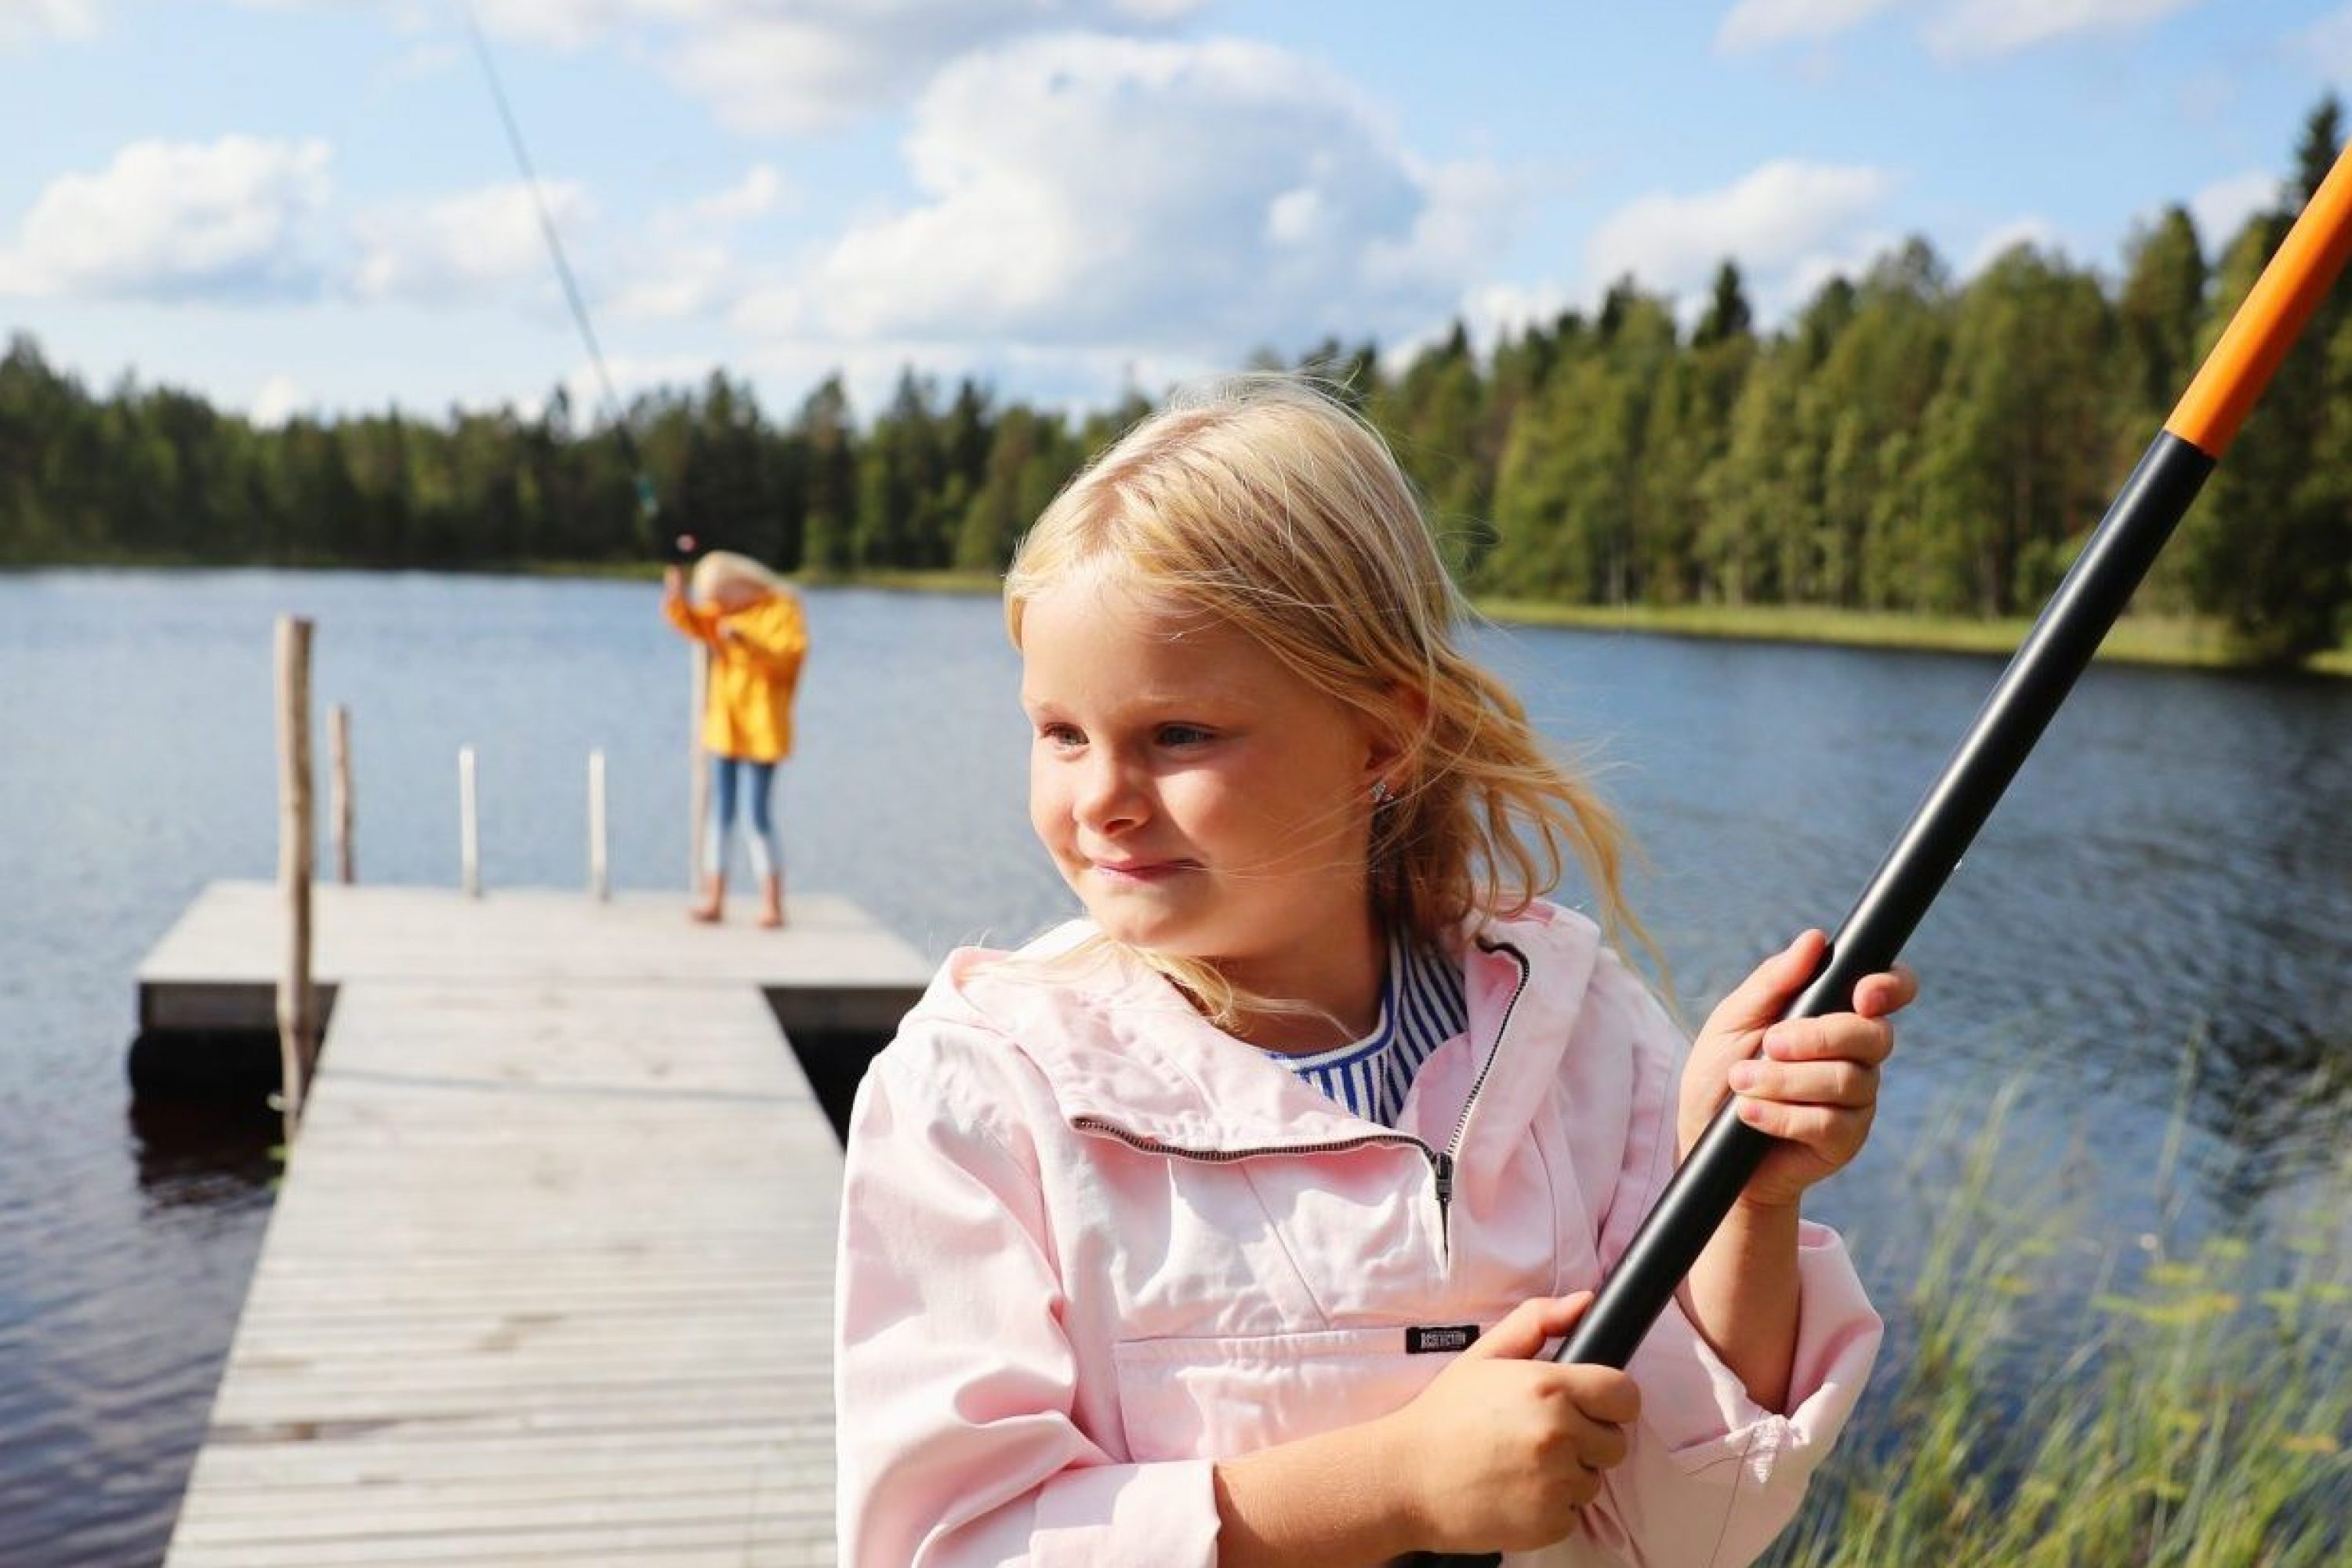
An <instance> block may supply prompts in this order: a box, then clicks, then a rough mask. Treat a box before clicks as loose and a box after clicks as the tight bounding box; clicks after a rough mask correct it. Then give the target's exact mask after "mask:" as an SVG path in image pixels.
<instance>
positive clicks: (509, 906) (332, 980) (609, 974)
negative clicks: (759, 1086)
mask: <svg viewBox="0 0 2352 1568" xmlns="http://www.w3.org/2000/svg"><path fill="white" fill-rule="evenodd" d="M311 900H312V913H311V922H312V941H313V944H314V949H313V955H312V960H311V966H310V967H311V974H312V976H313V978H314V979H315V980H316V982H317V984H319V986H320V989H321V990H322V991H323V992H324V993H325V994H326V995H327V997H328V999H329V1000H330V1001H331V999H332V997H333V994H334V993H335V992H336V990H337V989H338V988H339V987H340V986H341V984H342V983H344V982H345V981H351V980H381V979H391V980H446V981H455V980H467V979H471V980H497V981H509V980H517V979H541V980H545V981H548V982H551V983H562V982H585V983H590V984H601V983H604V982H609V981H624V980H637V981H643V982H645V983H646V984H656V985H680V984H711V983H717V982H745V983H748V984H753V985H757V986H759V987H760V988H761V990H762V991H764V992H766V993H767V994H768V996H769V998H770V1000H771V1001H772V1003H773V1004H774V1005H775V1006H776V1008H777V1011H778V1013H779V1015H780V1016H782V1018H783V1020H784V1024H785V1026H786V1027H787V1028H801V1027H807V1028H814V1029H829V1028H848V1029H869V1030H882V1031H887V1030H888V1028H889V1027H890V1026H892V1025H893V1024H895V1023H896V1022H897V1020H898V1017H899V1016H901V1015H902V1014H904V1013H905V1012H906V1010H907V1008H908V1006H909V1005H911V1004H912V1003H913V1001H914V998H915V996H916V995H917V994H919V992H920V990H921V988H922V985H923V983H924V981H925V980H926V979H928V978H929V964H928V963H926V962H925V961H924V960H923V958H922V956H921V955H920V954H919V953H918V952H916V951H915V950H914V949H913V948H912V947H910V946H908V944H907V943H906V942H903V941H901V940H900V939H898V937H896V936H894V935H892V934H891V933H890V932H888V931H885V930H883V929H882V928H881V927H880V926H878V925H877V924H875V923H874V921H872V920H871V919H870V918H868V917H867V916H866V914H865V913H864V912H863V911H861V910H858V909H857V908H856V906H855V905H853V904H850V903H849V902H847V901H846V900H842V899H838V898H832V897H828V896H826V895H824V894H810V893H796V894H793V895H792V897H791V900H790V911H791V915H792V924H791V926H790V927H789V928H787V929H786V930H784V931H761V930H760V929H758V928H757V927H756V926H755V925H753V923H752V921H751V904H750V903H749V902H748V901H744V900H738V901H737V902H735V903H734V904H733V905H731V906H730V911H729V919H728V921H727V922H726V923H725V924H723V925H719V926H697V925H694V924H691V923H690V922H688V921H687V919H686V917H685V910H686V900H685V899H684V897H683V896H682V895H677V894H667V893H646V892H629V893H616V894H614V896H613V898H612V899H611V900H610V901H599V900H594V899H591V898H589V897H587V896H586V895H584V894H582V893H571V892H560V891H551V890H549V889H496V888H494V889H491V890H490V891H488V893H485V894H484V895H483V896H482V897H480V898H478V899H472V898H467V896H466V895H465V894H463V893H461V892H458V891H457V890H456V889H449V888H413V887H394V886H362V887H342V886H340V885H337V884H335V883H330V882H321V883H319V884H317V885H316V886H315V887H313V888H312V889H311ZM286 918H287V917H286V907H285V896H284V894H283V893H282V892H281V891H280V889H278V887H277V885H276V884H275V883H268V882H238V881H225V882H215V883H212V884H210V885H209V886H207V887H206V888H205V889H204V890H203V892H201V893H200V894H198V895H197V897H196V900H195V901H194V903H192V904H190V905H189V906H188V908H187V909H186V910H184V911H183V912H182V914H181V916H180V918H179V920H178V921H176V922H174V923H173V926H172V928H171V930H170V931H166V932H165V933H164V934H163V938H162V939H161V940H160V941H159V942H156V944H155V946H154V948H153V949H152V951H151V952H149V953H148V954H147V956H146V958H145V959H144V960H142V962H141V963H140V965H139V974H138V985H139V1026H140V1027H141V1028H142V1029H147V1030H156V1031H165V1032H168V1031H172V1030H180V1029H222V1028H247V1029H268V1028H270V1027H273V1026H274V1018H275V1013H274V1010H273V1008H274V1002H273V995H272V993H273V988H274V986H275V984H276V982H277V978H278V968H279V967H280V949H281V948H282V946H283V944H284V942H285V936H284V931H285V929H286Z"/></svg>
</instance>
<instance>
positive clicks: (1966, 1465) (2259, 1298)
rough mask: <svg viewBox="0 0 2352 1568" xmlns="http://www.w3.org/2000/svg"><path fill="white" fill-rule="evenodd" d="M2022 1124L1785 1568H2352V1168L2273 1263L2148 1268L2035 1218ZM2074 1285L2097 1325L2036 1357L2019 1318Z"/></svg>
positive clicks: (1941, 1227)
mask: <svg viewBox="0 0 2352 1568" xmlns="http://www.w3.org/2000/svg"><path fill="white" fill-rule="evenodd" d="M2031 1164H2032V1161H2031V1160H2030V1159H2025V1158H2021V1152H2020V1151H2017V1150H2014V1149H2004V1148H2003V1145H2002V1140H2001V1135H2000V1114H1999V1109H1998V1107H1997V1108H1996V1110H1995V1113H1994V1115H1993V1116H1992V1118H1991V1119H1990V1121H1989V1122H1988V1124H1987V1131H1985V1132H1984V1133H1983V1134H1982V1135H1981V1136H1980V1137H1979V1139H1978V1140H1977V1141H1976V1142H1975V1144H1974V1146H1973V1148H1972V1149H1971V1150H1970V1151H1969V1154H1968V1156H1967V1158H1966V1160H1965V1162H1964V1163H1963V1165H1962V1168H1961V1170H1960V1173H1959V1174H1958V1178H1957V1179H1956V1180H1955V1181H1954V1182H1953V1183H1952V1184H1951V1186H1950V1188H1949V1189H1948V1193H1947V1194H1946V1195H1945V1196H1944V1198H1942V1199H1941V1200H1940V1202H1939V1204H1938V1205H1937V1208H1936V1210H1935V1212H1934V1214H1933V1215H1932V1224H1931V1228H1930V1229H1929V1231H1928V1232H1927V1242H1926V1247H1925V1251H1924V1254H1923V1255H1922V1261H1920V1263H1919V1265H1918V1267H1917V1268H1916V1274H1915V1276H1914V1278H1913V1279H1912V1281H1911V1283H1910V1285H1909V1287H1908V1289H1906V1290H1905V1291H1904V1292H1903V1294H1902V1297H1901V1299H1900V1300H1894V1301H1883V1302H1882V1303H1881V1305H1882V1307H1883V1309H1885V1311H1886V1315H1887V1316H1888V1318H1889V1319H1890V1321H1893V1322H1895V1323H1896V1324H1897V1325H1898V1326H1899V1327H1900V1328H1901V1329H1902V1330H1903V1331H1904V1333H1903V1339H1904V1340H1905V1342H1906V1345H1907V1350H1908V1360H1907V1363H1906V1364H1905V1365H1904V1366H1903V1367H1902V1368H1901V1369H1900V1370H1899V1373H1898V1375H1897V1376H1896V1378H1895V1381H1894V1382H1893V1383H1892V1384H1890V1385H1889V1386H1886V1387H1885V1388H1874V1390H1873V1391H1872V1392H1871V1393H1870V1394H1868V1395H1867V1396H1865V1399H1864V1405H1863V1407H1862V1411H1861V1413H1860V1414H1859V1415H1857V1416H1856V1418H1855V1421H1854V1424H1853V1426H1851V1427H1850V1428H1849V1429H1848V1431H1847V1433H1846V1435H1845V1436H1844V1437H1843V1439H1842V1441H1841V1445H1840V1447H1839V1448H1838V1450H1837V1451H1836V1452H1835V1453H1834V1454H1833V1455H1832V1457H1831V1459H1830V1461H1829V1463H1828V1465H1827V1466H1826V1467H1825V1468H1824V1469H1823V1471H1822V1474H1821V1475H1820V1476H1819V1477H1817V1478H1816V1479H1815V1481H1814V1490H1813V1493H1812V1495H1811V1498H1810V1499H1809V1500H1808V1502H1807V1505H1806V1511H1805V1512H1804V1514H1802V1515H1801V1517H1800V1520H1799V1522H1798V1523H1797V1524H1796V1525H1795V1526H1793V1527H1792V1528H1791V1530H1790V1532H1789V1533H1788V1535H1786V1536H1785V1537H1783V1539H1782V1540H1781V1541H1780V1542H1779V1543H1778V1544H1777V1545H1776V1547H1775V1549H1774V1551H1773V1552H1772V1553H1771V1554H1770V1555H1769V1557H1768V1558H1767V1559H1766V1561H1767V1563H1768V1564H1769V1568H1885V1565H1888V1564H1909V1563H1969V1564H1981V1565H1985V1568H2321V1565H2323V1564H2342V1563H2347V1562H2352V1379H2347V1377H2346V1376H2345V1375H2344V1373H2343V1368H2344V1365H2345V1357H2346V1352H2347V1351H2352V1229H2347V1225H2346V1221H2345V1214H2346V1210H2347V1201H2352V1163H2347V1164H2345V1165H2343V1166H2342V1167H2340V1168H2339V1169H2338V1171H2337V1172H2336V1180H2335V1181H2334V1183H2333V1184H2332V1185H2331V1186H2329V1187H2328V1189H2327V1190H2326V1191H2324V1192H2323V1193H2322V1194H2319V1195H2318V1196H2317V1197H2315V1199H2314V1201H2313V1202H2312V1203H2311V1204H2310V1205H2308V1206H2307V1207H2306V1208H2305V1210H2304V1211H2303V1212H2302V1213H2300V1214H2298V1215H2294V1216H2292V1217H2291V1218H2290V1219H2289V1220H2288V1221H2287V1222H2286V1223H2285V1225H2284V1228H2283V1230H2276V1231H2273V1233H2272V1234H2271V1235H2270V1236H2268V1237H2265V1238H2263V1244H2262V1245H2261V1246H2260V1247H2257V1246H2256V1245H2254V1243H2253V1241H2252V1238H2246V1237H2232V1236H2215V1237H2207V1238H2204V1239H2202V1240H2200V1241H2197V1242H2195V1243H2193V1244H2191V1245H2189V1246H2188V1247H2185V1248H2183V1249H2182V1250H2180V1251H2179V1252H2177V1253H2176V1252H2174V1251H2173V1250H2171V1249H2170V1248H2169V1247H2168V1246H2167V1244H2166V1238H2162V1237H2149V1238H2146V1240H2145V1242H2143V1243H2141V1244H2140V1245H2141V1246H2145V1247H2147V1252H2146V1253H2145V1254H2143V1253H2141V1252H2140V1251H2139V1248H2138V1247H2132V1253H2133V1256H2131V1257H2128V1258H2125V1257H2118V1256H2116V1253H2117V1249H2118V1248H2119V1247H2126V1246H2127V1245H2129V1244H2128V1243H2126V1242H2119V1241H2114V1240H2110V1241H2107V1242H2105V1243H2104V1244H2103V1243H2102V1242H2101V1241H2099V1240H2098V1238H2097V1237H2096V1236H2095V1226H2093V1225H2092V1224H2091V1223H2088V1222H2086V1221H2084V1218H2083V1216H2081V1215H2064V1214H2060V1213H2053V1210H2052V1208H2051V1206H2050V1205H2048V1204H2047V1203H2046V1202H2036V1201H2034V1195H2033V1194H2032V1191H2031V1190H2030V1189H2028V1188H2026V1187H2024V1186H2023V1182H2024V1181H2026V1180H2028V1179H2030V1178H2026V1177H2021V1174H2020V1172H2019V1169H2018V1167H2019V1166H2020V1165H2026V1166H2030V1165H2031ZM2092 1217H2093V1218H2094V1219H2095V1216H2092ZM1865 1245H1866V1244H1865ZM2085 1268H2088V1269H2089V1270H2090V1271H2091V1274H2092V1281H2091V1282H2090V1284H2089V1288H2088V1289H2084V1280H2083V1279H2082V1278H2081V1274H2082V1272H2083V1271H2084V1269H2085ZM2062 1269H2066V1270H2071V1271H2073V1272H2074V1275H2075V1278H2074V1279H2073V1280H2072V1281H2062V1280H2061V1279H2060V1270H2062ZM2062 1284H2063V1285H2064V1288H2065V1289H2066V1292H2067V1294H2066V1295H2065V1296H2064V1298H2063V1299H2064V1300H2075V1299H2078V1298H2079V1299H2081V1300H2084V1301H2085V1302H2086V1303H2087V1304H2086V1306H2085V1307H2084V1309H2083V1310H2081V1312H2080V1313H2079V1314H2075V1315H2071V1316H2066V1317H2064V1318H2063V1320H2062V1325H2063V1326H2062V1327H2061V1329H2060V1330H2059V1331H2058V1337H2059V1338H2061V1339H2062V1340H2063V1343H2061V1344H2058V1345H2054V1346H2053V1345H2048V1344H2043V1345H2038V1346H2030V1345H2028V1344H2027V1343H2025V1342H2024V1341H2023V1336H2022V1335H2021V1334H2020V1333H2019V1331H2017V1330H2016V1328H2015V1326H2014V1323H2015V1320H2016V1318H2017V1316H2018V1315H2019V1309H2020V1308H2021V1307H2022V1306H2024V1305H2026V1304H2029V1303H2032V1301H2034V1300H2036V1299H2037V1298H2038V1297H2042V1296H2044V1294H2045V1293H2046V1292H2049V1291H2051V1290H2053V1289H2056V1288H2059V1287H2060V1286H2061V1285H2062Z"/></svg>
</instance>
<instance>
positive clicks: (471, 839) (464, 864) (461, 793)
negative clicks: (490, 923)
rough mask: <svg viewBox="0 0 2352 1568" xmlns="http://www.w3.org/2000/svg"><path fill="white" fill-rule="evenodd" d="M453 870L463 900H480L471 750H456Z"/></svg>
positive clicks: (478, 838)
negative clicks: (463, 887) (462, 885)
mask: <svg viewBox="0 0 2352 1568" xmlns="http://www.w3.org/2000/svg"><path fill="white" fill-rule="evenodd" d="M457 869H458V873H459V875H460V877H461V878H462V879H463V880H464V882H465V885H466V896H467V898H469V899H478V898H480V897H481V896H482V834H481V829H480V827H479V826H478V823H477V821H476V817H475V811H474V748H473V747H471V746H460V747H458V748H457Z"/></svg>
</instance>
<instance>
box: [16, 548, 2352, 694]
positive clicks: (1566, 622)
mask: <svg viewBox="0 0 2352 1568" xmlns="http://www.w3.org/2000/svg"><path fill="white" fill-rule="evenodd" d="M158 570H172V571H221V572H238V571H317V572H366V573H374V572H385V571H394V572H443V573H447V574H451V575H453V576H538V577H600V578H616V579H621V580H636V581H645V582H653V581H657V580H658V579H659V577H660V575H661V568H660V566H659V565H658V564H656V563H643V562H552V561H548V562H527V563H520V564H518V565H509V566H502V567H482V566H475V567H455V566H402V567H374V566H358V565H352V564H350V563H296V564H279V563H258V562H238V563H217V562H213V563H200V562H191V561H174V560H165V559H147V560H132V559H123V558H118V559H114V560H109V561H91V562H22V563H5V564H0V577H5V576H9V575H13V574H16V573H20V572H26V573H29V572H42V571H67V572H70V571H100V572H102V571H158ZM793 581H795V582H800V583H803V584H810V585H812V586H824V587H833V588H877V589H882V590H885V591H888V592H893V593H924V594H967V595H983V594H984V595H993V594H995V593H996V592H997V589H998V586H999V584H1000V583H1001V581H1002V579H1001V578H999V577H998V576H997V575H996V574H993V573H988V572H957V571H929V572H915V571H906V572H862V573H816V572H801V573H796V574H793ZM1472 602H1473V604H1474V605H1475V606H1476V607H1477V609H1478V612H1479V613H1480V614H1481V615H1484V616H1488V617H1489V618H1491V619H1493V620H1495V621H1497V622H1500V623H1502V624H1504V625H1507V626H1564V627H1568V628H1570V629H1573V630H1578V631H1593V632H1630V633H1636V634H1645V635H1652V636H1660V637H1713V638H1720V639H1722V640H1725V641H1730V642H1779V643H1802V644H1811V645H1814V646H1818V647H1874V648H1885V649H1889V650H1894V651H1900V652H1906V653H1967V654H1998V655H2004V656H2005V655H2008V654H2010V653H2012V652H2014V651H2015V650H2016V648H2017V646H2018V645H2019V644H2020V643H2021V642H2022V641H2023V640H2024V638H2025V635H2026V633H2027V632H2028V631H2030V630H2031V629H2032V625H2033V623H2032V620H2031V619H2030V618H2028V617H2025V616H2012V617H2007V618H2004V619H2000V620H1982V621H1980V620H1968V619H1963V618H1961V617H1958V616H1926V615H1914V614H1911V613H1909V612H1906V611H1901V610H1840V609H1831V608H1824V607H1822V606H1818V605H1673V606H1668V605H1558V604H1549V603H1546V602H1544V601H1541V600H1532V599H1510V598H1474V600H1473V601H1472ZM2098 657H2099V658H2101V659H2103V660H2107V661H2111V662H2114V663H2117V664H2143V665H2154V666H2159V667H2165V668H2183V669H2216V670H2244V671H2248V672H2256V671H2258V669H2259V667H2257V666H2253V665H2249V664H2245V663H2242V662H2241V661H2238V660H2233V659H2231V658H2230V657H2229V655H2228V652H2227V647H2226V644H2225V641H2224V638H2223V637H2222V634H2221V627H2220V626H2218V625H2217V624H2216V623H2214V622H2211V621H2205V620H2200V619H2197V618H2195V617H2191V616H2126V617H2125V618H2124V619H2123V620H2121V621H2119V622H2117V623H2116V626H2115V629H2114V630H2112V631H2111V632H2109V633H2108V634H2107V637H2106V640H2105V642H2104V643H2103V644H2102V645H2101V646H2100V648H2099V655H2098ZM2274 673H2286V674H2295V673H2305V674H2311V675H2321V676H2328V677H2333V678H2337V679H2342V678H2347V677H2352V642H2347V643H2346V644H2344V645H2341V646H2339V647H2336V648H2333V649H2331V650H2329V651H2328V652H2326V653H2322V654H2316V655H2315V656H2313V657H2312V658H2310V659H2309V660H2307V661H2305V663H2303V664H2301V665H2298V666H2295V667H2294V668H2291V669H2289V670H2285V671H2279V672H2274Z"/></svg>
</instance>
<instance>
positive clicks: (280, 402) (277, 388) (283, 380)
mask: <svg viewBox="0 0 2352 1568" xmlns="http://www.w3.org/2000/svg"><path fill="white" fill-rule="evenodd" d="M309 404H310V399H309V398H308V397H307V396H305V395H303V392H302V388H301V386H300V384H299V383H297V382H296V381H295V379H294V378H293V377H292V376H290V375H288V374H285V373H284V372H283V371H281V372H279V373H278V374H276V375H273V376H271V377H270V378H269V379H268V380H267V381H265V382H263V383H262V384H261V390H260V391H259V392H257V393H256V394H254V396H253V405H252V407H251V408H249V409H247V411H246V417H247V419H249V420H251V421H252V422H253V423H254V424H255V425H257V426H260V427H261V428H263V429H265V430H275V429H277V428H278V426H281V425H283V424H285V423H286V422H287V421H288V420H289V419H291V418H293V417H294V416H296V415H297V414H299V413H301V412H302V410H303V409H304V408H305V407H306V406H308V405H309Z"/></svg>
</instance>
